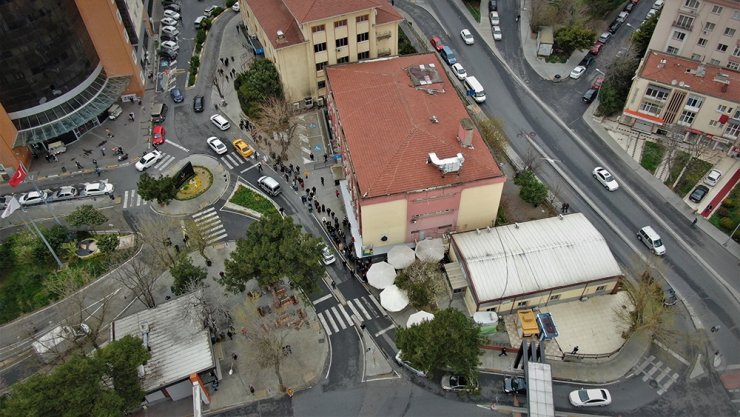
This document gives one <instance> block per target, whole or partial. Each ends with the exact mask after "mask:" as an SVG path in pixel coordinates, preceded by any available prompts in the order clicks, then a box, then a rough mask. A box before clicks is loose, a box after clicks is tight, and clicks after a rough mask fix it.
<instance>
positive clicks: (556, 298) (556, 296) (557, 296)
mask: <svg viewBox="0 0 740 417" xmlns="http://www.w3.org/2000/svg"><path fill="white" fill-rule="evenodd" d="M559 299H560V294H555V295H551V296H550V301H555V300H559Z"/></svg>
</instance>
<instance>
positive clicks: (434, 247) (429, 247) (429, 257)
mask: <svg viewBox="0 0 740 417" xmlns="http://www.w3.org/2000/svg"><path fill="white" fill-rule="evenodd" d="M416 256H417V257H418V258H419V259H420V260H422V261H425V262H439V261H441V260H442V258H444V256H445V247H444V244H443V243H442V239H426V240H422V241H421V242H419V243H417V244H416Z"/></svg>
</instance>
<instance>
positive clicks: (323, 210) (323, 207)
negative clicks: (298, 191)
mask: <svg viewBox="0 0 740 417" xmlns="http://www.w3.org/2000/svg"><path fill="white" fill-rule="evenodd" d="M317 203H318V201H317ZM321 212H322V213H326V206H324V205H323V204H322V205H321Z"/></svg>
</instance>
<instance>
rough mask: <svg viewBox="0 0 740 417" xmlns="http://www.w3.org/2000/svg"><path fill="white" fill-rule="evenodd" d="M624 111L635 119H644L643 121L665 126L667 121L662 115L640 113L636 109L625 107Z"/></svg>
mask: <svg viewBox="0 0 740 417" xmlns="http://www.w3.org/2000/svg"><path fill="white" fill-rule="evenodd" d="M622 113H623V114H626V115H627V116H630V117H634V118H635V119H638V120H642V121H643V122H649V123H654V124H656V125H658V126H663V123H665V121H664V120H663V119H662V118H660V117H656V116H652V115H649V114H647V113H640V112H638V111H635V110H630V109H624V111H623V112H622Z"/></svg>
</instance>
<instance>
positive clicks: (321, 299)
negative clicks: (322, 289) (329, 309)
mask: <svg viewBox="0 0 740 417" xmlns="http://www.w3.org/2000/svg"><path fill="white" fill-rule="evenodd" d="M330 298H331V294H326V295H325V296H323V297H321V298H318V299H316V300H314V301H313V305H316V304H318V303H320V302H322V301H325V300H328V299H330Z"/></svg>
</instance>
